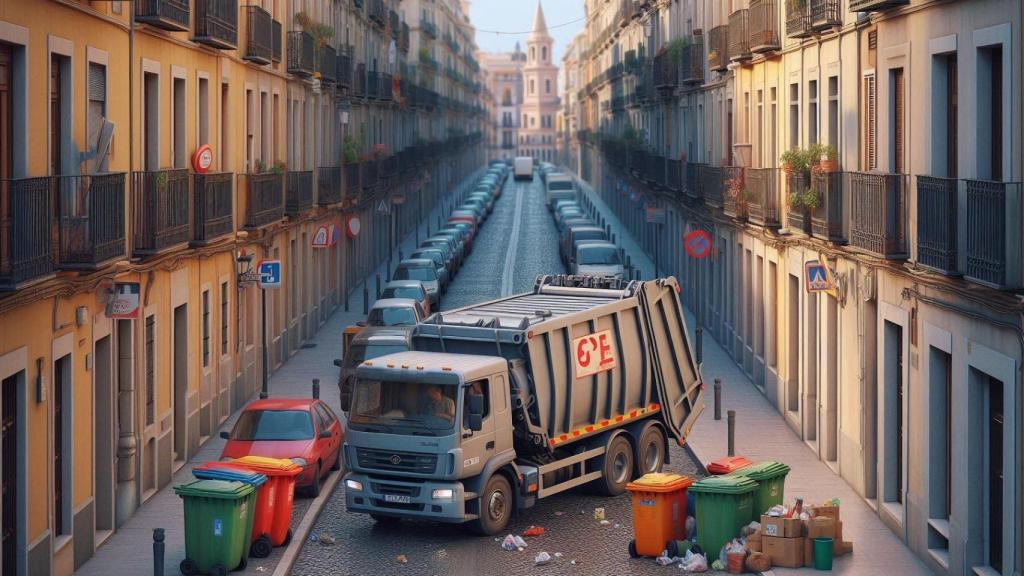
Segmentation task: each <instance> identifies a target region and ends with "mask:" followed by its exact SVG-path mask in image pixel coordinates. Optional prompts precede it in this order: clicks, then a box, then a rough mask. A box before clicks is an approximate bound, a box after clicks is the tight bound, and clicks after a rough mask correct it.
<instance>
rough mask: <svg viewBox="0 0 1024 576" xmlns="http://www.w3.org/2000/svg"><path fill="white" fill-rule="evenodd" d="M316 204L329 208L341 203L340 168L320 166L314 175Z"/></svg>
mask: <svg viewBox="0 0 1024 576" xmlns="http://www.w3.org/2000/svg"><path fill="white" fill-rule="evenodd" d="M316 181H317V186H316V202H317V204H319V205H321V206H329V205H331V204H337V203H338V202H341V166H321V167H319V168H317V173H316Z"/></svg>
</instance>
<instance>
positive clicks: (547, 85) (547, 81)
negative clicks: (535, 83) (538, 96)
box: [544, 78, 551, 94]
mask: <svg viewBox="0 0 1024 576" xmlns="http://www.w3.org/2000/svg"><path fill="white" fill-rule="evenodd" d="M544 93H545V94H551V79H550V78H546V79H545V80H544Z"/></svg>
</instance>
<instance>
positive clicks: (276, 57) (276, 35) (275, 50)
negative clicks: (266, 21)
mask: <svg viewBox="0 0 1024 576" xmlns="http://www.w3.org/2000/svg"><path fill="white" fill-rule="evenodd" d="M270 30H271V36H272V37H273V38H272V44H273V46H272V50H271V56H270V59H271V60H273V61H274V63H275V64H279V63H280V62H281V38H282V37H283V36H284V27H283V26H281V23H280V22H278V21H277V20H272V21H271V22H270Z"/></svg>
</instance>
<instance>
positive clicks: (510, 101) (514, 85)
mask: <svg viewBox="0 0 1024 576" xmlns="http://www.w3.org/2000/svg"><path fill="white" fill-rule="evenodd" d="M525 62H526V54H525V53H524V52H523V51H522V50H520V49H519V43H518V42H517V43H516V47H515V49H514V50H513V51H512V52H493V53H486V52H485V53H483V54H481V55H480V65H481V67H482V68H483V69H484V70H485V78H486V81H487V83H488V84H487V85H488V87H489V88H490V91H491V93H492V94H494V117H493V122H494V124H495V126H496V138H495V144H494V146H493V147H491V149H489V150H488V151H487V155H488V157H489V158H491V159H507V158H511V157H513V156H515V155H516V150H517V143H518V142H519V128H520V127H521V122H520V115H521V112H520V107H521V106H522V104H523V65H524V64H525Z"/></svg>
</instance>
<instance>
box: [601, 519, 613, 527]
mask: <svg viewBox="0 0 1024 576" xmlns="http://www.w3.org/2000/svg"><path fill="white" fill-rule="evenodd" d="M609 524H611V522H609V521H607V520H601V526H608V525H609Z"/></svg>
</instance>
